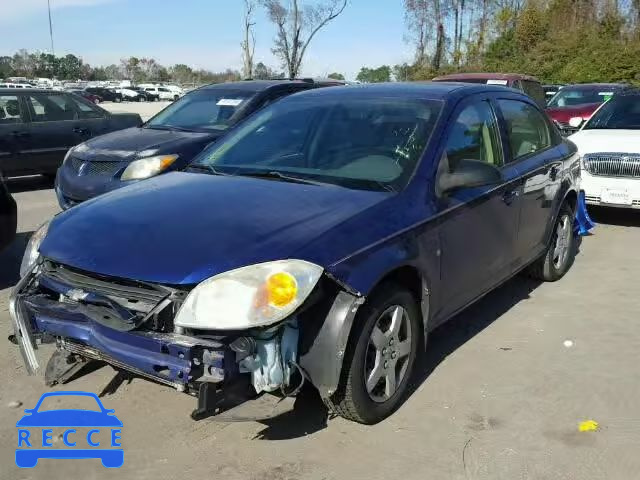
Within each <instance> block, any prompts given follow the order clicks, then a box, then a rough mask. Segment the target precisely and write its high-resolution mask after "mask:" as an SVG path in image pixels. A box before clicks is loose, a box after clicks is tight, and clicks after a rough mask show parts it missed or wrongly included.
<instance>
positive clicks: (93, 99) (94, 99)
mask: <svg viewBox="0 0 640 480" xmlns="http://www.w3.org/2000/svg"><path fill="white" fill-rule="evenodd" d="M71 93H75V94H76V95H80V96H81V97H84V98H86V99H87V100H89V101H90V102H93V103H95V104H96V105H97V104H98V103H100V102H102V97H100V96H99V95H95V94H93V93H89V92H87V91H86V90H71Z"/></svg>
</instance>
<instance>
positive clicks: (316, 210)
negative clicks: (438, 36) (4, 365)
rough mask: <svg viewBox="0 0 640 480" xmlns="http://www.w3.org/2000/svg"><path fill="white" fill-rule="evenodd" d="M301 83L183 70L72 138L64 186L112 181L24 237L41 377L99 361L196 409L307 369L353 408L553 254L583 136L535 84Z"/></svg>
mask: <svg viewBox="0 0 640 480" xmlns="http://www.w3.org/2000/svg"><path fill="white" fill-rule="evenodd" d="M317 86H318V85H316V84H313V83H310V82H303V81H273V82H239V83H236V84H225V85H217V86H211V87H206V88H201V89H198V90H196V91H194V92H191V93H189V94H188V95H186V96H185V97H184V98H182V99H180V100H178V101H177V102H175V103H173V104H171V105H170V106H169V107H167V108H166V109H165V110H163V111H162V112H160V113H159V114H158V115H157V116H156V117H154V118H153V119H151V120H150V121H149V122H147V123H146V124H145V125H143V126H139V127H133V128H129V129H125V130H121V131H118V132H114V133H111V134H108V135H105V136H102V137H99V138H95V139H91V140H89V141H87V142H84V143H83V144H81V145H80V146H78V147H76V148H74V149H72V150H70V152H69V153H68V155H67V158H66V160H65V162H64V165H63V166H62V167H61V168H60V171H59V174H58V182H57V188H58V191H59V192H62V193H61V196H62V202H63V205H65V206H69V205H66V204H65V202H67V201H68V200H69V199H72V200H84V199H85V198H89V197H92V196H93V195H94V194H97V193H100V192H102V191H105V190H111V189H116V188H117V189H116V190H115V191H111V192H109V193H107V194H105V195H102V196H101V197H99V198H97V199H95V200H92V201H91V202H86V203H83V204H80V205H76V206H74V207H73V208H69V209H67V210H66V211H64V212H63V213H61V214H59V215H57V216H56V217H54V218H53V219H52V220H51V222H49V223H47V224H45V225H43V226H42V227H41V228H40V229H39V230H38V231H37V232H35V233H34V235H33V236H32V238H31V240H30V242H29V244H28V246H27V249H26V251H25V255H24V259H23V263H22V266H21V280H20V282H19V283H18V285H17V286H16V288H15V289H14V291H13V292H12V295H11V298H10V312H11V318H12V322H13V325H14V331H15V337H14V338H15V341H16V343H17V344H18V345H19V348H20V350H21V352H22V355H23V358H24V361H25V365H26V369H27V371H28V372H35V371H37V370H38V369H39V367H40V366H39V363H38V361H37V358H36V356H35V352H34V348H35V346H36V345H37V344H38V341H42V340H45V341H46V339H47V338H49V339H50V338H55V339H56V342H57V345H58V347H59V349H60V350H59V353H57V354H54V356H53V357H52V358H51V360H50V364H49V366H48V368H47V369H46V371H47V373H46V375H47V377H46V380H47V382H48V383H52V382H54V383H55V381H58V380H60V377H59V375H60V374H63V373H64V375H66V374H68V373H69V372H71V371H75V370H74V369H79V367H80V366H81V365H84V362H85V361H91V360H100V361H106V362H108V363H111V364H112V365H114V366H116V367H117V368H120V369H124V370H128V371H131V372H134V373H135V374H137V375H142V376H146V377H149V378H151V379H153V380H155V381H157V382H160V383H163V384H165V385H169V386H171V387H173V388H175V389H176V390H178V391H182V392H187V393H191V394H193V395H195V396H197V397H198V407H197V408H196V409H195V410H194V412H193V414H192V416H193V417H194V418H202V417H203V416H207V415H212V414H215V413H216V412H217V411H218V409H219V407H220V405H221V404H224V400H225V399H226V398H227V396H233V398H235V399H236V400H238V399H239V392H245V389H244V387H245V386H251V387H252V389H253V395H255V394H261V393H265V392H274V393H278V394H279V395H283V396H287V395H295V394H296V393H297V392H298V391H300V389H301V388H302V386H303V384H304V383H307V384H308V385H309V386H311V387H314V388H316V389H317V390H318V392H319V393H320V396H321V397H322V399H323V400H324V402H325V403H326V404H327V405H328V407H329V408H330V409H331V410H332V411H333V412H335V413H337V414H339V415H342V416H343V417H345V418H348V419H350V420H354V421H357V422H362V423H367V424H370V423H375V422H378V421H380V420H382V419H384V418H385V417H387V416H388V415H390V414H391V413H392V412H393V411H394V410H395V409H396V408H398V406H399V405H401V403H402V401H403V399H404V398H405V396H406V394H407V392H408V388H409V384H410V381H411V377H412V373H413V371H414V370H415V366H416V363H417V358H418V356H419V354H420V352H421V351H422V350H423V349H424V348H425V346H427V345H428V342H426V338H427V336H428V334H429V332H430V331H431V330H432V329H433V328H435V327H436V326H437V325H439V324H441V323H443V322H445V321H446V320H448V319H449V318H451V317H452V316H453V315H455V314H456V313H457V312H459V311H460V310H462V309H464V308H465V307H466V306H468V305H469V304H471V303H473V302H474V301H475V300H477V299H478V298H480V297H482V296H483V295H485V294H486V293H487V292H489V291H490V290H491V289H493V288H496V287H497V286H498V285H500V284H501V283H502V282H504V281H506V280H507V279H508V278H510V277H512V276H513V275H515V274H517V273H518V272H520V271H523V270H527V271H528V272H529V273H530V274H531V275H533V276H535V277H536V278H539V279H540V280H543V281H555V280H558V279H560V278H561V277H562V276H563V275H564V274H565V273H566V272H567V271H568V270H569V268H570V267H571V265H572V263H573V261H574V256H575V253H576V248H575V245H576V237H575V231H574V222H575V220H576V212H577V211H578V210H579V207H580V204H581V203H580V198H581V196H580V184H579V173H580V157H579V155H578V152H577V150H576V147H575V145H574V144H573V143H571V142H570V141H569V140H567V139H564V138H563V137H562V136H561V135H560V134H559V132H558V130H557V129H556V128H555V126H554V124H553V123H552V121H551V120H550V119H549V117H548V116H547V115H546V114H545V113H544V110H543V108H542V106H541V105H539V104H538V103H537V102H536V101H535V100H534V99H533V98H532V97H530V96H528V95H525V94H523V93H521V92H518V91H516V90H513V89H506V88H504V87H503V86H500V85H491V84H490V85H464V84H459V83H428V84H383V85H365V86H358V87H331V88H315V87H317ZM3 94H4V92H3ZM20 101H22V103H23V104H26V105H29V101H28V100H26V99H24V98H21V99H20ZM86 103H87V104H88V105H90V106H91V107H92V108H97V107H95V106H94V105H92V104H90V103H89V102H86ZM27 118H29V117H27ZM171 170H175V171H171ZM101 172H105V173H101ZM81 177H85V178H84V179H83V178H81ZM149 177H153V178H149ZM143 179H145V180H144V181H141V180H143ZM83 182H85V183H83ZM125 185H128V186H127V187H126V188H119V187H122V186H125ZM92 189H93V191H92ZM75 192H77V194H76V193H75ZM72 193H73V194H72ZM74 195H77V197H76V196H74ZM469 232H473V236H474V241H473V242H469ZM62 372H63V373H62ZM247 394H248V392H247Z"/></svg>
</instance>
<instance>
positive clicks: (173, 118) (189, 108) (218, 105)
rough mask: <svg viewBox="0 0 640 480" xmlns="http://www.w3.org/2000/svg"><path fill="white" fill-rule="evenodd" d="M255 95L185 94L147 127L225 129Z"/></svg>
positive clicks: (211, 92) (229, 93)
mask: <svg viewBox="0 0 640 480" xmlns="http://www.w3.org/2000/svg"><path fill="white" fill-rule="evenodd" d="M253 95H254V93H253V92H247V91H231V90H229V91H225V90H201V91H198V92H193V93H190V94H189V95H185V96H184V97H182V98H181V99H180V100H178V101H177V102H175V103H172V104H171V105H169V106H168V107H167V108H165V109H164V110H162V111H161V112H160V113H158V114H157V115H156V116H155V117H153V118H152V119H151V120H149V121H148V122H147V124H146V126H147V127H151V128H153V127H162V126H165V127H178V128H184V129H188V130H189V129H201V128H205V129H209V128H210V129H216V130H225V129H227V128H228V127H229V126H230V125H231V124H232V123H233V120H234V119H233V118H232V117H233V115H234V114H235V113H236V112H237V111H238V110H239V109H240V108H241V107H242V106H243V105H244V104H245V103H246V102H247V100H248V99H249V98H251V97H252V96H253Z"/></svg>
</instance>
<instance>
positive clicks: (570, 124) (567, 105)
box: [547, 83, 631, 135]
mask: <svg viewBox="0 0 640 480" xmlns="http://www.w3.org/2000/svg"><path fill="white" fill-rule="evenodd" d="M630 88H631V86H630V85H627V84H624V83H585V84H580V85H569V86H566V87H562V88H561V89H560V90H559V91H558V93H557V94H556V95H555V96H554V97H553V98H552V99H551V100H549V103H548V104H547V114H549V116H550V117H551V119H552V120H553V121H554V122H555V123H556V125H557V126H558V128H559V129H560V131H561V132H562V133H563V134H564V135H571V134H572V133H575V132H577V131H578V130H579V129H580V126H581V125H582V123H584V122H586V121H587V120H589V119H590V118H591V115H593V113H594V112H595V111H596V110H597V109H598V107H599V106H600V105H602V104H603V103H604V102H606V101H607V100H609V99H610V98H611V97H613V95H615V94H616V93H618V92H621V91H623V90H628V89H630Z"/></svg>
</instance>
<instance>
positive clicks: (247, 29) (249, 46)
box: [240, 0, 256, 78]
mask: <svg viewBox="0 0 640 480" xmlns="http://www.w3.org/2000/svg"><path fill="white" fill-rule="evenodd" d="M255 8H256V3H255V0H244V40H243V41H242V43H241V44H240V46H241V47H242V63H243V68H242V74H243V76H244V78H253V54H254V52H255V50H256V37H255V35H254V33H253V27H254V25H255V24H256V22H254V21H253V13H254V10H255Z"/></svg>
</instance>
